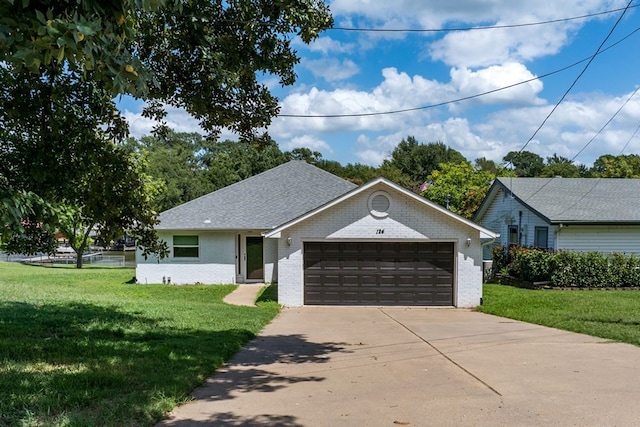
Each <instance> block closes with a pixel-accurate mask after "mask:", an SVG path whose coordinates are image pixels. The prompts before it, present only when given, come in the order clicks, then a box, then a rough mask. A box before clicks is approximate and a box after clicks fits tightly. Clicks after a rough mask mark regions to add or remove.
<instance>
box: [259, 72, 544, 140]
mask: <svg viewBox="0 0 640 427" xmlns="http://www.w3.org/2000/svg"><path fill="white" fill-rule="evenodd" d="M451 76H452V79H451V82H449V83H440V82H437V81H435V80H429V79H426V78H424V77H422V76H419V75H415V76H413V77H411V76H409V75H408V74H406V73H404V72H399V71H398V70H397V69H395V68H385V69H383V70H382V77H383V80H382V82H381V83H380V84H379V85H378V86H376V87H374V88H373V89H371V90H370V91H362V90H354V89H344V88H339V89H335V90H332V91H327V90H319V89H317V88H315V87H314V88H311V89H310V90H308V91H307V92H298V93H293V94H291V95H289V96H287V97H285V98H284V99H283V100H282V102H281V106H282V108H281V110H280V111H281V113H282V114H292V115H304V116H331V115H352V116H351V117H340V118H336V117H317V118H308V117H307V118H289V117H287V118H282V117H281V118H277V119H275V120H274V122H273V123H272V125H271V126H270V128H269V132H270V133H271V134H272V135H274V137H276V139H277V138H278V137H279V138H286V139H288V138H291V137H292V136H294V135H295V134H297V133H299V132H305V133H306V132H319V133H330V132H344V131H369V132H371V131H379V132H384V131H393V130H394V129H399V128H408V127H412V126H421V125H423V124H424V123H425V122H428V121H430V120H433V117H434V114H437V110H434V109H425V110H420V109H418V110H417V111H410V112H404V113H399V114H383V115H371V116H366V115H364V116H363V114H368V113H381V112H391V111H398V110H405V109H411V108H420V107H423V106H428V105H433V104H438V103H442V102H447V101H451V100H455V99H458V98H461V97H465V96H469V95H475V94H478V93H482V92H486V91H489V90H493V89H496V88H498V87H501V86H502V85H508V84H513V83H514V82H518V81H522V80H528V79H531V78H532V77H533V75H532V74H531V73H530V72H529V71H528V70H527V69H526V68H525V67H524V66H522V65H521V64H515V63H514V64H506V65H505V66H494V67H491V68H489V69H486V70H480V71H476V72H473V71H470V70H467V69H456V70H454V71H452V73H451ZM541 90H542V83H541V82H539V81H537V80H534V81H532V82H529V83H527V84H523V85H520V86H516V87H514V88H511V89H509V90H506V91H503V92H497V93H495V94H493V95H491V96H486V97H482V98H479V99H478V100H476V101H474V102H475V103H485V104H492V103H505V102H506V103H510V104H513V105H531V104H541V103H543V101H542V100H541V99H539V98H538V97H537V94H538V93H539V92H540V91H541ZM466 105H468V102H466V103H465V104H463V105H460V106H457V107H454V106H453V105H452V106H451V108H452V109H454V110H460V109H462V107H463V106H466ZM434 111H435V112H434Z"/></svg>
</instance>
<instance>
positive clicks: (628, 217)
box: [496, 177, 640, 224]
mask: <svg viewBox="0 0 640 427" xmlns="http://www.w3.org/2000/svg"><path fill="white" fill-rule="evenodd" d="M496 181H497V182H498V183H499V184H500V185H501V186H502V187H503V188H504V189H505V190H506V191H508V192H513V196H514V197H515V198H516V199H518V200H519V201H521V202H522V203H524V204H526V205H528V206H529V207H531V209H533V210H534V211H537V212H538V213H539V214H540V215H542V216H543V217H545V218H546V219H547V220H548V221H549V222H550V223H567V224H569V223H585V224H594V223H610V224H612V223H640V179H622V178H558V177H556V178H498V179H497V180H496Z"/></svg>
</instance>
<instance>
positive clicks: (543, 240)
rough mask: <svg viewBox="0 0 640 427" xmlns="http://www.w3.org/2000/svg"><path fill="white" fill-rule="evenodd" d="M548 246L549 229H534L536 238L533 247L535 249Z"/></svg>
mask: <svg viewBox="0 0 640 427" xmlns="http://www.w3.org/2000/svg"><path fill="white" fill-rule="evenodd" d="M548 244H549V228H548V227H536V237H535V241H534V244H533V245H534V246H535V247H537V248H546V247H547V245H548Z"/></svg>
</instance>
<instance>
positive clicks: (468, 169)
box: [423, 162, 509, 218]
mask: <svg viewBox="0 0 640 427" xmlns="http://www.w3.org/2000/svg"><path fill="white" fill-rule="evenodd" d="M498 173H499V174H500V175H502V176H504V175H506V174H508V173H509V172H508V171H506V170H500V171H498ZM495 178H496V174H495V173H492V172H490V171H486V170H480V169H478V168H476V167H474V166H473V165H472V164H471V162H463V163H442V164H440V167H439V168H438V169H437V170H434V171H433V172H432V173H431V174H430V175H429V177H428V184H427V185H426V186H425V187H426V188H425V189H424V191H423V195H424V197H426V198H427V199H429V200H431V201H434V202H436V203H438V204H439V205H441V206H444V207H446V208H447V209H449V210H451V211H452V212H455V213H457V214H459V215H462V216H464V217H465V218H472V217H473V214H474V213H475V212H476V210H477V209H478V208H479V207H480V204H481V203H482V200H483V199H484V196H485V195H486V194H487V191H488V190H489V187H490V186H491V182H492V181H493V180H494V179H495ZM423 188H424V187H423Z"/></svg>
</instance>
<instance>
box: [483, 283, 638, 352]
mask: <svg viewBox="0 0 640 427" xmlns="http://www.w3.org/2000/svg"><path fill="white" fill-rule="evenodd" d="M483 289H484V292H483V302H484V303H483V305H482V306H480V307H478V311H481V312H483V313H487V314H495V315H497V316H502V317H508V318H510V319H515V320H521V321H524V322H529V323H535V324H538V325H543V326H550V327H553V328H558V329H564V330H567V331H572V332H578V333H582V334H587V335H592V336H596V337H600V338H606V339H610V340H613V341H619V342H624V343H628V344H633V345H636V346H640V310H639V309H638V308H639V307H640V291H637V290H542V289H540V290H531V289H520V288H516V287H512V286H504V285H496V284H485V285H484V288H483Z"/></svg>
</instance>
